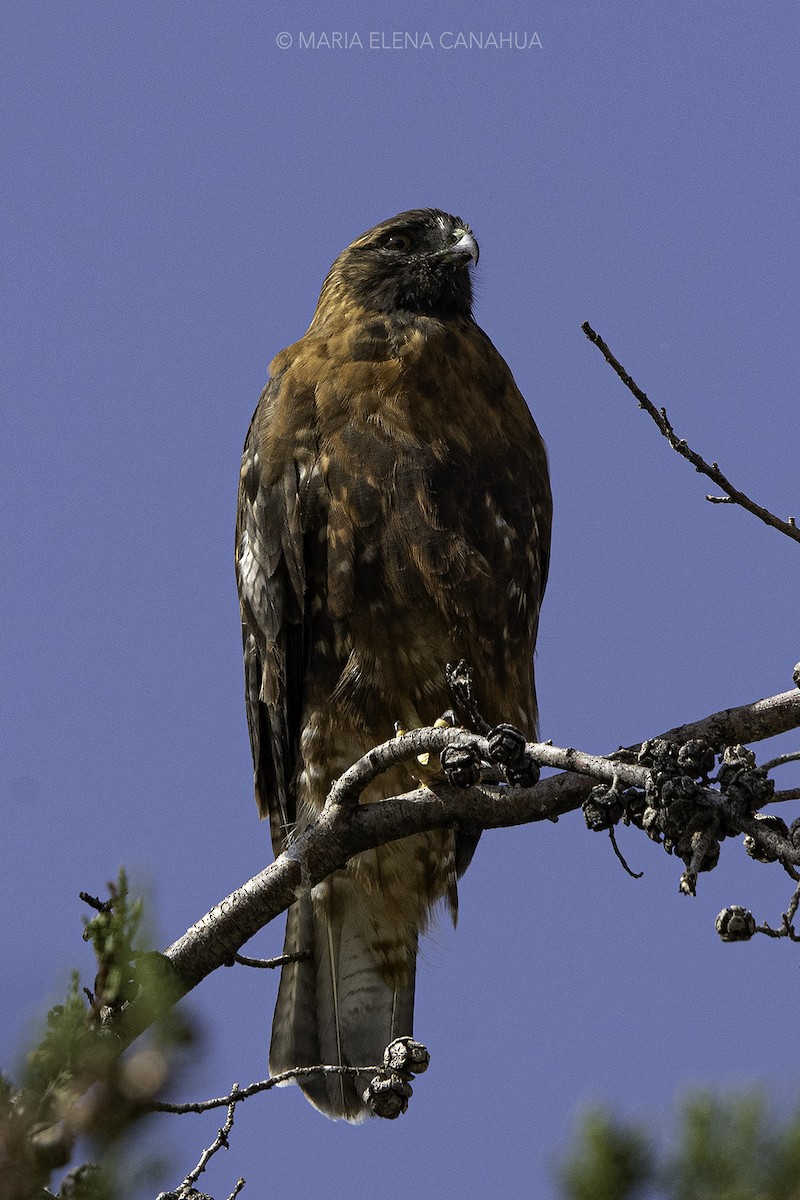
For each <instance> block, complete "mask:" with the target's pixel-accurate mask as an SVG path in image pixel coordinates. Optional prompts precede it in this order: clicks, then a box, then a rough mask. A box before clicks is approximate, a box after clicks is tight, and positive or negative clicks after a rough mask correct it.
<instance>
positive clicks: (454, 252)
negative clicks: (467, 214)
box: [437, 227, 480, 266]
mask: <svg viewBox="0 0 800 1200" xmlns="http://www.w3.org/2000/svg"><path fill="white" fill-rule="evenodd" d="M454 236H455V237H456V238H457V241H455V242H454V243H453V245H452V246H448V247H447V249H446V250H442V251H440V252H439V254H438V256H437V257H438V258H440V259H441V260H442V261H443V262H458V263H465V264H466V263H467V262H469V260H470V259H472V262H473V264H474V265H475V266H477V265H478V255H479V253H480V251H479V250H478V243H477V242H476V241H475V238H474V237H473V236H472V234H471V233H470V232H469V230H468V229H462V228H460V227H459V228H458V229H455V230H454Z"/></svg>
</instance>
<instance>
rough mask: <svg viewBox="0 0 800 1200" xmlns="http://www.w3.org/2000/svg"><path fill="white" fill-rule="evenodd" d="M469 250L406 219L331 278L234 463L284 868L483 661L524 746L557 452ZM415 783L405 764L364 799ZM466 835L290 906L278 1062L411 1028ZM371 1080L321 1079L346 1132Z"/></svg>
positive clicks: (420, 216) (497, 700)
mask: <svg viewBox="0 0 800 1200" xmlns="http://www.w3.org/2000/svg"><path fill="white" fill-rule="evenodd" d="M477 257H478V248H477V244H476V242H475V240H474V238H473V237H472V235H471V233H470V231H469V228H468V227H467V226H466V225H465V224H464V223H463V222H462V221H460V220H459V219H458V218H457V217H453V216H450V215H448V214H447V213H443V212H439V211H438V210H435V209H419V210H415V211H412V212H407V213H401V214H400V215H399V216H397V217H394V218H392V219H391V220H389V221H385V222H383V224H381V225H378V226H377V227H376V228H375V229H371V230H369V232H367V233H365V234H364V235H363V236H362V237H360V238H358V239H357V240H356V241H355V242H353V244H352V245H351V246H349V247H348V249H347V250H345V251H344V252H343V253H342V254H340V255H339V257H338V258H337V259H336V262H335V263H334V264H333V267H332V269H331V271H330V274H329V275H328V277H327V279H326V280H325V283H324V285H323V288H322V294H321V296H320V299H319V304H318V305H317V310H316V313H315V315H314V319H313V321H312V323H311V326H310V328H309V330H308V332H307V333H306V335H305V336H304V337H303V338H301V339H300V341H299V342H296V343H295V344H294V345H292V346H289V347H288V348H287V349H286V350H283V351H282V352H281V353H280V354H278V355H277V357H276V358H275V359H273V361H272V363H271V364H270V375H271V378H270V380H269V382H268V383H267V385H266V387H265V389H264V392H263V393H262V396H261V399H260V400H259V403H258V407H257V409H256V411H255V415H254V417H253V421H252V424H251V426H250V430H249V433H248V435H247V441H246V443H245V448H244V457H243V459H242V472H241V484H240V489H239V508H238V518H237V530H236V563H237V578H238V582H239V593H240V597H241V608H242V631H243V638H244V661H245V677H246V700H247V719H248V725H249V729H250V740H251V745H252V750H253V760H254V764H255V788H256V799H257V803H258V807H259V811H260V813H261V815H262V816H266V815H269V817H270V821H271V827H272V840H273V845H274V848H275V851H276V853H279V852H280V851H281V850H283V849H284V848H285V846H286V845H287V844H288V842H290V841H291V839H292V837H293V836H294V834H295V833H297V832H298V831H300V830H302V829H303V828H304V827H305V826H306V825H307V824H308V823H309V821H311V820H313V818H314V816H315V814H316V813H317V812H318V811H319V810H320V808H321V807H322V805H323V802H324V800H325V796H326V794H327V792H328V789H329V787H330V785H331V783H332V781H333V780H334V779H336V778H337V777H338V776H339V775H340V774H341V773H342V771H344V770H345V768H347V767H348V766H349V765H350V764H351V763H353V762H354V761H355V760H356V759H357V758H359V757H360V756H361V755H362V754H364V753H365V752H366V751H367V750H369V749H370V748H371V747H372V746H374V745H376V744H377V743H379V742H382V741H385V740H386V739H387V738H389V737H391V736H392V733H393V729H394V724H395V722H399V723H400V724H401V725H402V726H404V727H405V728H413V727H414V726H419V725H426V724H431V723H432V722H433V721H434V719H435V718H436V717H437V716H439V715H440V714H441V713H442V712H443V711H444V710H445V709H446V708H447V707H448V706H449V704H450V696H449V695H448V690H447V686H446V683H445V664H446V663H448V662H456V661H457V660H459V659H465V660H466V661H467V662H468V663H470V664H471V665H472V666H473V667H474V669H475V693H476V699H477V702H478V704H479V706H480V708H481V710H482V712H483V714H484V716H485V717H486V719H487V720H488V721H490V722H493V723H494V722H499V721H501V720H507V721H511V722H513V723H514V724H516V725H518V726H519V727H520V728H522V729H523V730H524V731H525V733H526V734H528V735H529V736H533V735H534V732H535V727H536V697H535V692H534V683H533V649H534V643H535V639H536V627H537V623H538V618H539V607H540V603H541V599H542V593H543V591H544V586H545V580H546V575H547V560H548V551H549V543H550V520H551V501H550V488H549V483H548V475H547V462H546V458H545V451H544V446H543V444H542V441H541V438H540V436H539V433H538V431H537V429H536V426H535V424H534V422H533V419H532V418H531V415H530V413H529V411H528V409H527V407H526V404H525V401H524V400H523V398H522V396H521V395H520V393H519V391H518V390H517V387H516V385H515V383H514V380H513V378H512V375H511V372H510V371H509V369H508V367H507V365H506V363H505V362H504V361H503V359H502V358H501V357H500V355H499V354H498V353H497V351H496V350H495V348H494V346H493V345H492V343H491V342H490V341H489V339H488V337H487V336H486V334H485V333H483V331H482V330H481V329H479V328H478V326H477V325H476V324H475V323H474V321H473V320H472V317H471V285H470V276H469V268H470V266H471V264H472V262H473V261H474V262H477ZM414 786H415V780H414V777H413V773H412V770H411V769H410V768H408V769H406V768H397V769H395V770H394V771H393V772H392V773H391V774H389V775H385V776H383V777H382V778H381V779H379V780H377V781H376V782H375V783H374V784H372V785H371V787H370V788H369V789H368V790H367V792H366V793H365V795H364V796H363V798H362V799H363V801H364V802H370V801H375V800H380V799H382V798H384V797H386V796H391V795H396V794H398V793H400V792H403V791H407V790H408V789H409V788H412V787H414ZM475 841H476V839H475V838H474V837H473V838H467V837H463V836H462V837H458V836H457V835H455V834H454V833H453V832H452V831H450V830H440V831H435V832H432V833H428V834H420V835H415V836H413V837H408V838H404V839H403V840H402V841H398V842H394V843H392V844H390V845H387V846H381V847H379V848H378V849H377V850H372V851H369V852H367V853H364V854H361V855H359V856H358V858H356V859H355V860H353V861H352V862H351V863H350V864H349V865H348V867H347V869H346V870H344V871H339V872H337V873H336V874H335V875H333V876H332V877H330V878H329V879H327V880H325V882H324V883H322V884H319V885H318V886H317V887H315V888H314V889H313V891H312V893H311V894H310V895H309V896H306V897H304V898H303V899H302V900H300V901H298V902H297V903H296V904H295V905H293V906H292V908H291V909H290V910H289V914H288V923H287V930H286V946H285V949H286V951H287V952H292V951H297V950H300V949H309V950H311V952H312V953H311V957H310V958H308V959H306V960H304V961H302V962H299V963H293V964H291V965H290V966H286V967H284V968H283V974H282V977H281V984H280V990H279V994H278V1002H277V1006H276V1010H275V1017H274V1021H273V1028H272V1045H271V1051H270V1070H271V1071H272V1072H273V1073H275V1072H278V1071H283V1070H286V1069H287V1068H289V1067H294V1066H310V1065H314V1064H316V1063H340V1064H347V1065H357V1066H360V1065H365V1066H368V1065H371V1064H376V1063H379V1062H381V1060H382V1056H383V1050H384V1047H385V1046H386V1045H387V1043H388V1042H390V1041H391V1040H392V1039H393V1038H394V1037H397V1036H401V1035H403V1034H410V1033H411V1032H412V1020H413V1009H414V974H415V962H416V953H417V941H418V936H419V934H420V933H421V932H422V931H424V929H425V927H426V925H427V923H428V920H429V915H430V912H431V909H432V907H433V906H434V905H435V904H436V902H437V901H438V900H440V899H442V898H444V899H445V900H446V901H447V902H448V903H449V905H450V908H451V911H452V913H453V916H454V917H455V912H456V902H457V894H456V878H457V876H458V875H460V874H461V872H462V871H463V870H464V869H465V868H466V866H467V864H468V863H469V861H470V858H471V856H472V853H473V851H474V848H475ZM369 1077H370V1073H365V1074H364V1075H363V1077H362V1076H359V1077H358V1079H357V1080H356V1079H355V1078H354V1077H353V1076H312V1077H308V1078H307V1079H304V1080H303V1081H302V1082H301V1087H302V1088H303V1090H304V1092H305V1093H306V1095H307V1096H308V1097H309V1099H310V1100H311V1101H312V1103H313V1104H315V1105H316V1106H317V1107H318V1108H320V1109H321V1110H322V1111H323V1112H325V1113H327V1114H328V1115H329V1116H333V1117H346V1118H347V1119H348V1120H360V1119H361V1118H362V1117H364V1116H366V1115H367V1112H368V1110H367V1109H366V1108H365V1106H364V1104H363V1102H362V1100H361V1093H362V1091H363V1089H364V1087H365V1086H366V1083H367V1082H368V1080H369Z"/></svg>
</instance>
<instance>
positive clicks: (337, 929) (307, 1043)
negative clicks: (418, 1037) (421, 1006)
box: [269, 871, 416, 1121]
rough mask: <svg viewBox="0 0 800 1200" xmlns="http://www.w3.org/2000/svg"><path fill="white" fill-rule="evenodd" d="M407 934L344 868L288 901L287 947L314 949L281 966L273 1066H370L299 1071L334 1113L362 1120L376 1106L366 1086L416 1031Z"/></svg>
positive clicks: (412, 955)
mask: <svg viewBox="0 0 800 1200" xmlns="http://www.w3.org/2000/svg"><path fill="white" fill-rule="evenodd" d="M382 933H383V935H384V936H381V934H382ZM404 940H405V942H406V944H405V945H404V946H399V945H398V937H397V930H396V928H395V929H389V928H385V929H384V930H381V929H380V928H379V927H378V924H377V922H376V919H375V913H374V912H373V911H372V906H371V905H370V903H369V897H368V896H367V895H366V894H365V892H364V890H363V888H362V887H361V886H360V885H359V884H358V883H357V882H356V881H354V880H353V879H352V877H350V876H349V875H348V874H347V873H345V872H342V871H339V872H337V873H336V874H335V875H332V876H330V877H329V878H328V879H326V880H325V882H324V883H322V884H320V885H318V887H316V888H314V889H313V892H312V893H311V894H310V895H307V896H303V897H302V898H301V899H300V900H298V901H297V902H296V903H295V904H293V905H292V907H291V908H290V909H289V913H288V917H287V924H286V941H285V945H284V952H285V953H286V954H297V953H298V952H300V951H303V950H310V951H311V953H310V955H309V957H308V958H305V959H302V960H300V961H299V962H294V963H288V964H287V965H286V966H284V967H283V969H282V971H281V982H280V988H279V991H278V1000H277V1003H276V1005H275V1016H274V1019H273V1022H272V1043H271V1046H270V1057H269V1066H270V1074H271V1075H277V1074H279V1073H280V1072H283V1071H287V1070H290V1069H291V1068H293V1067H311V1066H319V1065H323V1066H348V1067H364V1068H365V1070H364V1071H363V1072H362V1071H359V1072H358V1074H347V1075H345V1074H334V1073H330V1074H322V1073H320V1074H316V1075H307V1076H300V1077H299V1078H298V1079H297V1082H298V1083H299V1085H300V1087H301V1088H302V1090H303V1092H304V1093H305V1094H306V1096H307V1097H308V1099H309V1100H310V1101H311V1103H312V1104H313V1105H314V1106H315V1107H316V1108H318V1109H319V1110H320V1112H323V1113H325V1115H326V1116H328V1117H333V1118H340V1117H343V1118H344V1119H345V1120H347V1121H362V1120H364V1119H365V1118H366V1117H368V1116H370V1115H372V1114H371V1110H370V1109H369V1108H367V1106H366V1105H365V1104H364V1102H363V1100H362V1095H363V1092H364V1090H365V1088H366V1087H367V1085H368V1084H369V1081H370V1080H371V1079H372V1077H373V1076H374V1074H375V1068H376V1067H378V1066H380V1065H382V1063H383V1052H384V1049H385V1048H386V1046H387V1045H388V1044H389V1042H391V1041H393V1040H394V1038H396V1037H401V1036H404V1035H410V1034H411V1033H412V1029H413V1017H414V974H415V963H416V935H413V937H412V938H411V939H410V940H411V941H412V942H413V949H409V948H408V939H404ZM398 955H399V956H400V959H401V961H400V962H399V963H398V961H397V958H398ZM387 979H389V980H391V979H394V980H395V982H394V983H392V982H387Z"/></svg>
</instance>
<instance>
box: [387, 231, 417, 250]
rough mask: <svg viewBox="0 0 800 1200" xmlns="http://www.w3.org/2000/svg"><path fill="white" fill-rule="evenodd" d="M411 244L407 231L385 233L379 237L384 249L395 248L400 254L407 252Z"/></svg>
mask: <svg viewBox="0 0 800 1200" xmlns="http://www.w3.org/2000/svg"><path fill="white" fill-rule="evenodd" d="M411 245H412V243H411V238H410V237H409V235H408V234H407V233H387V234H385V235H384V237H383V238H381V246H382V247H383V248H384V250H397V251H398V252H399V253H400V254H407V253H408V251H409V250H410V249H411Z"/></svg>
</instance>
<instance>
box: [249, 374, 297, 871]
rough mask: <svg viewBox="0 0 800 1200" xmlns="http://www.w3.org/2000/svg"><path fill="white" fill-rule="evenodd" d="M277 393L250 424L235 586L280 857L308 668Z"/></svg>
mask: <svg viewBox="0 0 800 1200" xmlns="http://www.w3.org/2000/svg"><path fill="white" fill-rule="evenodd" d="M279 388H280V384H279V383H278V382H277V381H276V380H270V382H269V383H268V384H267V386H266V387H265V389H264V391H263V393H262V395H261V399H260V400H259V403H258V406H257V408H256V411H255V414H254V416H253V420H252V421H251V423H250V429H249V430H248V433H247V438H246V440H245V445H244V452H243V455H242V469H241V475H240V479H239V499H238V506H237V513H236V578H237V583H238V587H239V601H240V606H241V614H242V641H243V643H244V671H245V701H246V706H247V725H248V729H249V732H250V746H251V749H252V752H253V765H254V773H255V791H256V802H257V804H258V808H259V812H260V814H261V816H262V817H264V816H266V815H267V814H269V816H270V822H271V826H272V840H273V845H274V847H275V853H276V854H278V853H280V851H281V850H282V849H283V848H284V846H285V844H286V839H287V837H288V835H289V834H290V833H291V829H292V826H293V825H294V822H295V818H296V812H295V800H294V789H293V786H292V777H293V773H294V768H295V760H296V756H297V746H298V739H299V736H300V715H301V707H302V688H303V676H304V672H305V665H306V646H305V641H306V639H305V636H304V618H305V570H304V563H303V523H302V519H301V505H300V496H299V486H300V484H299V475H298V470H297V467H296V465H295V463H294V461H293V460H292V459H291V457H289V458H288V460H287V461H286V463H285V465H284V467H283V469H282V470H280V471H277V472H276V471H275V470H274V469H273V470H271V472H270V474H269V476H267V475H266V473H265V471H264V469H263V464H262V462H261V459H260V453H259V447H260V445H261V441H262V434H263V431H264V429H265V428H268V426H269V422H270V419H271V417H272V414H273V412H274V408H275V403H276V399H277V393H278V391H279Z"/></svg>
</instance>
